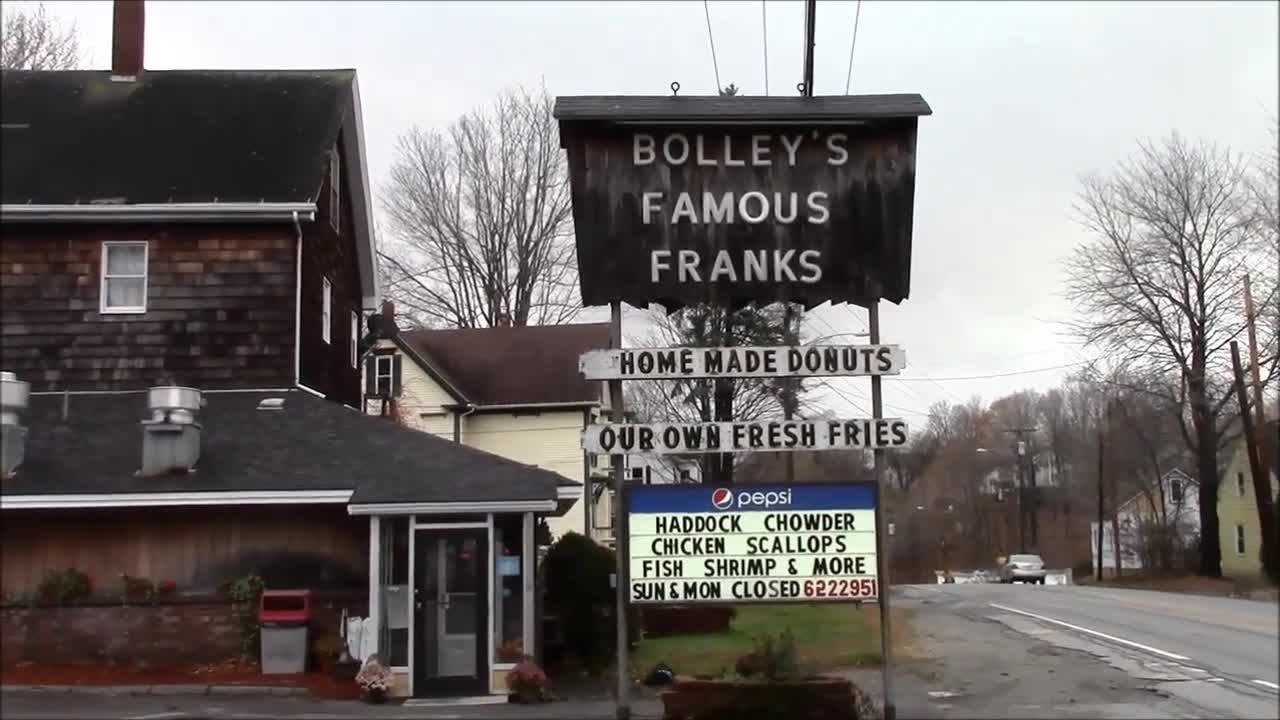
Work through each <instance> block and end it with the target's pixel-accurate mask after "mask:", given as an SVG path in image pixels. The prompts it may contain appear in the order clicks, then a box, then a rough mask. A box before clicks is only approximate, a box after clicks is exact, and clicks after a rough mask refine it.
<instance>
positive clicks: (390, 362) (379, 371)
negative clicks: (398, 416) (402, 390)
mask: <svg viewBox="0 0 1280 720" xmlns="http://www.w3.org/2000/svg"><path fill="white" fill-rule="evenodd" d="M394 362H395V357H394V356H392V355H379V356H378V357H377V362H376V363H375V364H374V371H375V375H374V377H375V378H376V380H375V383H374V387H376V388H377V390H378V394H379V395H382V396H384V397H385V396H387V395H391V394H392V391H393V390H394V383H395V381H394V378H395V364H394Z"/></svg>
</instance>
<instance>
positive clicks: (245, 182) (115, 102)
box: [0, 70, 355, 204]
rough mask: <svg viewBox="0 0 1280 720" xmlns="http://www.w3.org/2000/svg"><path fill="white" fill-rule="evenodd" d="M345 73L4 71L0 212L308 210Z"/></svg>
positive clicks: (349, 74) (340, 105)
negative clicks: (60, 208)
mask: <svg viewBox="0 0 1280 720" xmlns="http://www.w3.org/2000/svg"><path fill="white" fill-rule="evenodd" d="M354 78H355V71H354V70H253V71H238V70H147V71H145V72H144V73H143V74H142V75H140V76H139V77H138V79H137V80H136V81H133V82H114V81H112V80H111V73H110V72H108V71H88V70H84V71H58V72H49V71H17V70H6V71H4V72H3V92H2V94H0V99H2V100H3V101H2V102H0V120H2V122H3V126H4V129H3V131H2V132H3V141H4V155H5V157H4V163H3V176H2V178H0V180H2V181H0V199H2V200H3V202H4V203H18V204H21V203H34V204H75V203H93V202H100V203H101V202H112V203H128V204H143V203H170V202H173V203H206V202H214V201H215V200H216V201H218V202H260V201H265V202H280V203H284V202H309V201H314V200H315V196H316V193H317V192H318V191H319V189H320V186H321V180H322V178H323V173H324V172H325V168H326V162H325V161H326V156H325V153H326V152H327V151H328V150H329V149H330V148H332V147H333V144H334V141H335V140H336V139H337V133H338V128H339V126H340V124H341V120H342V117H343V113H344V111H345V110H346V108H347V106H349V105H350V104H351V101H350V98H351V87H352V83H353V82H354Z"/></svg>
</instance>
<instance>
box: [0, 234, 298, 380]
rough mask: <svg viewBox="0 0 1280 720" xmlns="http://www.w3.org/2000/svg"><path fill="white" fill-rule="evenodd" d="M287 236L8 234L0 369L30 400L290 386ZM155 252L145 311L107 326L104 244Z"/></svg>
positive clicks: (3, 248) (0, 278) (290, 257)
mask: <svg viewBox="0 0 1280 720" xmlns="http://www.w3.org/2000/svg"><path fill="white" fill-rule="evenodd" d="M293 236H294V231H293V228H292V227H289V226H287V225H279V226H273V225H237V226H217V225H180V226H165V225H143V226H121V225H115V226H96V227H95V226H77V225H25V226H24V225H15V224H6V225H5V227H4V240H3V242H0V337H2V338H3V343H2V344H0V366H3V368H4V369H5V370H9V371H12V372H16V373H17V374H18V375H19V377H21V378H22V379H24V380H27V381H29V382H31V383H32V385H33V387H32V389H33V390H63V389H67V390H121V389H141V388H145V387H147V386H149V385H152V384H155V383H156V382H160V381H164V380H166V379H168V380H171V381H174V382H179V383H184V384H190V385H193V386H196V387H201V388H205V389H218V388H235V387H263V386H273V387H284V386H288V385H291V384H292V380H293V304H294V288H293V283H294V268H293V263H294V249H293ZM108 240H135V241H136V240H145V241H146V242H147V243H148V248H147V260H148V268H147V269H148V277H147V311H146V312H145V313H139V314H102V313H100V312H99V288H100V266H99V263H100V262H101V252H102V242H104V241H108Z"/></svg>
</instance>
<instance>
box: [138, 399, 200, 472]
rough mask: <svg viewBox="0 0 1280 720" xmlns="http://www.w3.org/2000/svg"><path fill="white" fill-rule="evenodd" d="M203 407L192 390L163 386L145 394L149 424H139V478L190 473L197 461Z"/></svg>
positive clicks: (198, 457) (145, 422) (147, 422)
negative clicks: (141, 476)
mask: <svg viewBox="0 0 1280 720" xmlns="http://www.w3.org/2000/svg"><path fill="white" fill-rule="evenodd" d="M203 405H204V401H203V399H202V397H201V395H200V391H199V390H196V389H195V388H189V387H177V386H172V385H165V386H161V387H153V388H151V389H150V390H148V391H147V410H148V411H149V412H150V414H151V418H150V419H149V420H143V421H142V471H141V474H142V475H146V476H151V475H164V474H166V473H174V472H190V471H191V468H193V467H195V464H196V461H197V460H199V459H200V439H201V431H202V427H201V425H200V423H199V422H198V421H197V413H198V412H199V411H200V408H201V407H202V406H203Z"/></svg>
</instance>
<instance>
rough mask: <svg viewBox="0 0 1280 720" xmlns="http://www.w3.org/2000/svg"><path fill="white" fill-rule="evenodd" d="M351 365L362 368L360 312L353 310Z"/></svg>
mask: <svg viewBox="0 0 1280 720" xmlns="http://www.w3.org/2000/svg"><path fill="white" fill-rule="evenodd" d="M351 367H353V368H356V369H359V368H360V314H359V313H357V312H356V311H355V310H352V311H351Z"/></svg>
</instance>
